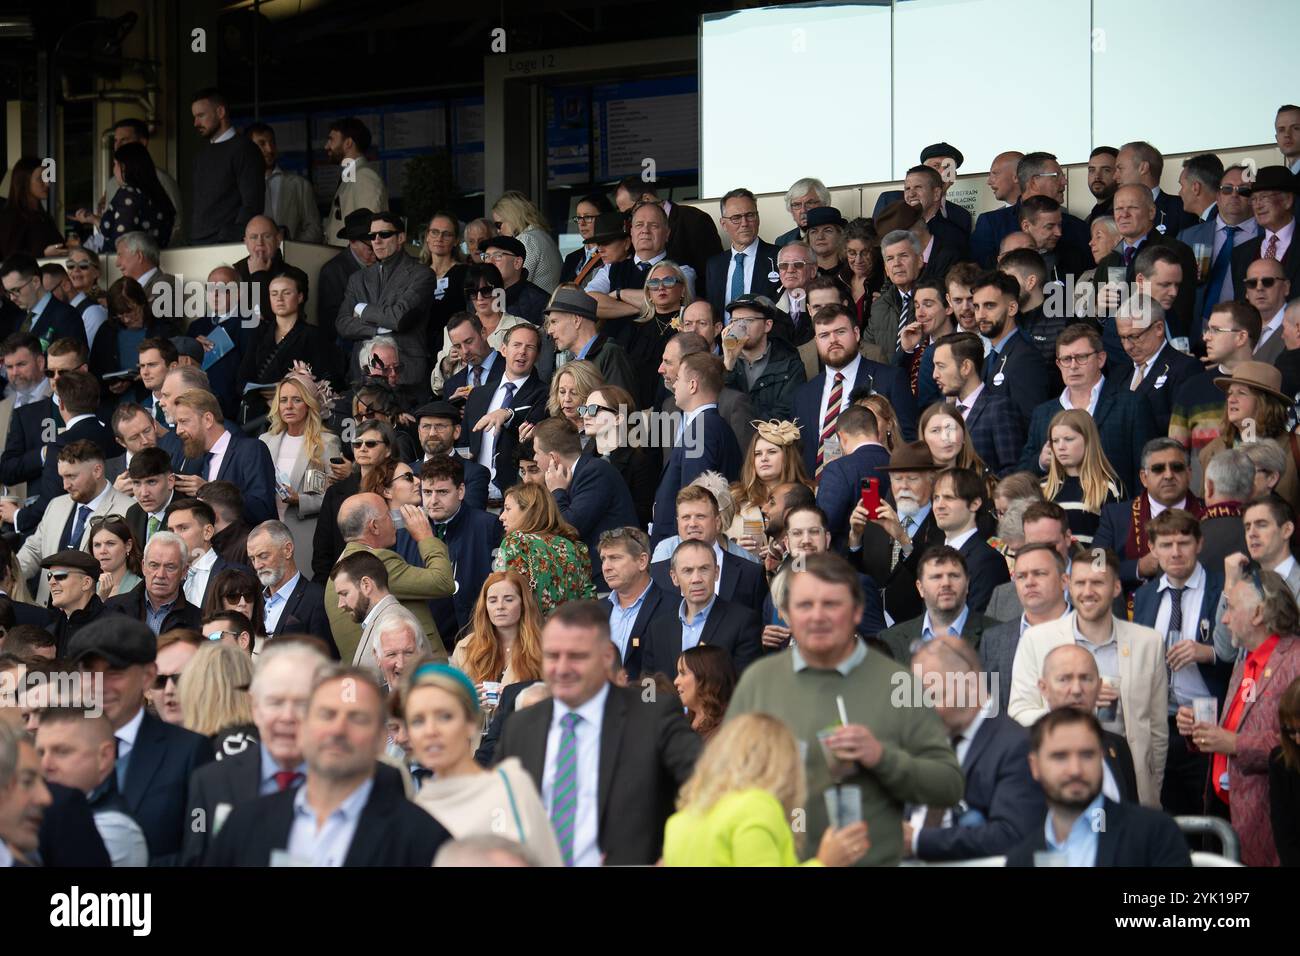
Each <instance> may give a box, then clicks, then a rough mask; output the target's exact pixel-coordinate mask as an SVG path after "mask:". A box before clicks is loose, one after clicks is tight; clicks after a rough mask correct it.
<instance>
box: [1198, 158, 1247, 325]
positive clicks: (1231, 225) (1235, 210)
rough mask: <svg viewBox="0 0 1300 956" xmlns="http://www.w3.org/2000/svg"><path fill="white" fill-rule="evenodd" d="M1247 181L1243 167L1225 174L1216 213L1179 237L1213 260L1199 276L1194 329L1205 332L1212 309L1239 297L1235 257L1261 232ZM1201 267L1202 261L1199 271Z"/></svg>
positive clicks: (1220, 186) (1240, 166) (1238, 164)
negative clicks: (1234, 252) (1203, 250)
mask: <svg viewBox="0 0 1300 956" xmlns="http://www.w3.org/2000/svg"><path fill="white" fill-rule="evenodd" d="M1245 177H1246V167H1245V166H1244V165H1242V164H1241V163H1237V164H1235V165H1233V166H1230V167H1228V168H1227V169H1226V170H1224V172H1223V175H1222V176H1221V177H1220V178H1219V185H1218V187H1217V188H1216V192H1217V195H1216V197H1215V198H1216V199H1217V200H1218V201H1217V202H1216V203H1215V204H1214V206H1213V208H1212V210H1208V212H1209V215H1208V216H1204V217H1203V218H1202V221H1201V222H1198V223H1196V224H1195V225H1192V226H1188V227H1187V228H1186V229H1184V230H1183V231H1182V232H1180V233H1179V234H1178V241H1179V242H1181V243H1184V244H1185V245H1187V246H1188V247H1189V248H1190V249H1192V251H1193V252H1195V251H1196V247H1197V246H1204V247H1205V250H1206V252H1207V253H1208V258H1209V268H1208V269H1204V270H1199V271H1200V274H1199V275H1198V276H1197V280H1198V281H1197V288H1196V303H1195V306H1194V309H1193V315H1194V317H1195V318H1196V322H1194V323H1193V328H1196V327H1197V326H1200V327H1201V328H1203V327H1204V324H1205V320H1206V319H1208V318H1209V317H1210V309H1212V308H1213V307H1214V306H1216V305H1218V304H1219V303H1220V302H1226V301H1229V300H1230V299H1233V298H1235V297H1236V290H1235V289H1234V287H1233V284H1232V279H1233V276H1232V253H1233V251H1234V250H1235V249H1236V247H1237V246H1239V245H1241V244H1243V243H1245V242H1248V241H1250V240H1251V239H1253V238H1255V236H1256V235H1257V234H1258V232H1259V226H1258V224H1256V222H1255V217H1254V215H1253V214H1252V212H1251V208H1250V191H1251V184H1250V183H1247V182H1246V181H1245ZM1243 193H1244V195H1243ZM1202 261H1204V260H1202ZM1200 265H1201V262H1200V261H1198V263H1197V266H1198V269H1199V266H1200Z"/></svg>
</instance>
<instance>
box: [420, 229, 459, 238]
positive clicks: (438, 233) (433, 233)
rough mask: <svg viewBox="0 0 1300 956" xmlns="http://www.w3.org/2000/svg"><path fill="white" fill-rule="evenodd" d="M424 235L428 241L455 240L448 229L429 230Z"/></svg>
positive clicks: (454, 236)
mask: <svg viewBox="0 0 1300 956" xmlns="http://www.w3.org/2000/svg"><path fill="white" fill-rule="evenodd" d="M426 235H428V236H429V238H430V239H455V238H456V234H455V233H454V232H452V231H451V230H450V229H430V230H429V231H428V233H426Z"/></svg>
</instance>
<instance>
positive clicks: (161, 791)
mask: <svg viewBox="0 0 1300 956" xmlns="http://www.w3.org/2000/svg"><path fill="white" fill-rule="evenodd" d="M212 759H213V754H212V744H211V742H210V741H209V740H208V738H207V737H204V736H202V735H200V734H195V733H191V732H190V731H188V730H185V729H184V728H183V727H178V726H176V725H175V724H169V723H165V722H164V721H162V720H159V719H158V718H157V717H155V716H154V715H153V714H151V713H149V712H148V711H146V712H145V715H144V719H143V720H142V721H141V723H140V730H139V732H138V733H137V734H136V738H135V745H134V746H133V747H132V748H131V752H130V755H129V756H128V757H127V765H126V785H125V786H124V787H123V788H122V801H123V803H124V804H125V806H126V811H127V813H129V814H130V815H131V818H132V819H133V820H135V822H136V823H138V824H140V829H141V830H143V831H144V838H145V840H146V841H147V842H148V844H149V865H150V866H174V865H175V864H176V863H178V862H179V854H180V852H181V841H182V840H183V838H184V836H185V830H186V829H187V828H188V827H189V824H190V821H189V819H188V818H187V817H186V815H185V811H186V808H187V807H188V806H189V784H190V776H191V775H192V774H193V773H194V771H195V770H196V769H197V768H198V767H201V766H203V765H204V764H206V763H208V762H210V761H211V760H212Z"/></svg>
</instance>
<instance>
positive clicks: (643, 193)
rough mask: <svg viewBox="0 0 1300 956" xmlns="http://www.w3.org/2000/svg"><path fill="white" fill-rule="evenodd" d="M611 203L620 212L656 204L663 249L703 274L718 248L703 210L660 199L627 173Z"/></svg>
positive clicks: (646, 184)
mask: <svg viewBox="0 0 1300 956" xmlns="http://www.w3.org/2000/svg"><path fill="white" fill-rule="evenodd" d="M614 202H615V203H616V204H617V206H618V211H619V212H621V213H623V214H624V215H626V214H628V213H630V212H631V211H632V210H633V209H634V208H635V207H636V206H637V204H638V203H643V202H650V203H656V204H658V205H659V206H660V208H662V209H663V210H664V212H665V213H667V214H668V244H667V246H666V247H665V250H664V251H665V252H666V253H667V255H668V258H669V259H671V260H672V261H673V262H676V263H677V264H678V265H686V266H690V267H691V269H692V270H694V273H695V275H697V276H702V275H704V271H705V269H706V268H707V266H708V261H709V258H710V257H711V256H715V255H717V254H718V251H719V249H721V248H722V242H721V240H720V239H719V237H718V227H717V226H716V225H714V223H713V220H712V219H710V218H709V215H708V214H707V213H705V212H704V211H703V210H700V209H696V208H695V207H694V206H689V205H687V204H685V203H675V202H670V201H669V200H667V199H660V198H659V192H658V190H657V189H656V188H655V184H654V183H653V182H645V181H643V180H642V178H641V177H640V176H639V175H638V176H628V177H627V178H625V179H624V180H623V181H622V182H620V183H619V184H618V188H616V189H615V190H614ZM756 225H757V224H756ZM778 245H779V243H778Z"/></svg>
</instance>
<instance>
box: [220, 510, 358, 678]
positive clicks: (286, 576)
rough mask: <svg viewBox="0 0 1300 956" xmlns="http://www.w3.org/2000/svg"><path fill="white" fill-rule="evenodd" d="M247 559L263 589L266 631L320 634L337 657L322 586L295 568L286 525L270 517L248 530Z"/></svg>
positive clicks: (280, 633)
mask: <svg viewBox="0 0 1300 956" xmlns="http://www.w3.org/2000/svg"><path fill="white" fill-rule="evenodd" d="M248 561H249V564H251V565H252V569H253V573H254V574H256V575H257V580H258V582H259V583H260V584H261V585H262V587H263V588H264V589H265V604H264V606H265V613H266V617H265V619H264V620H263V621H261V622H260V623H261V624H262V626H263V628H264V631H265V633H266V635H267V636H268V637H279V636H281V635H282V634H311V635H312V636H314V637H317V638H320V640H321V642H322V643H324V645H325V646H326V647H327V648H329V651H330V656H331V657H333V658H334V659H335V660H338V659H339V650H338V647H337V646H335V644H334V635H333V633H332V632H331V631H330V622H329V617H328V615H326V613H325V588H324V587H322V586H321V585H320V584H317V583H316V582H314V581H308V580H307V579H306V578H304V577H303V576H302V573H301V572H300V571H299V570H298V562H297V560H296V558H295V557H294V553H293V534H292V532H290V531H289V528H288V527H287V526H286V525H285V524H284V523H283V522H281V521H274V520H272V521H263V522H262V523H261V524H259V525H258V526H257V527H256V528H254V529H253V530H252V531H250V532H249V533H248ZM213 573H214V574H215V571H214V572H213ZM255 623H259V622H255Z"/></svg>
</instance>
